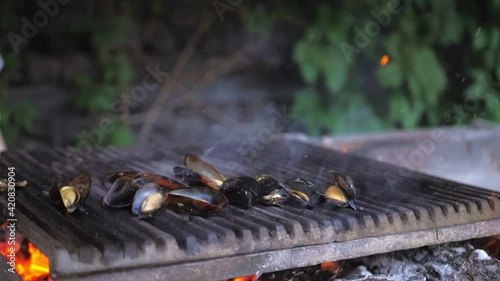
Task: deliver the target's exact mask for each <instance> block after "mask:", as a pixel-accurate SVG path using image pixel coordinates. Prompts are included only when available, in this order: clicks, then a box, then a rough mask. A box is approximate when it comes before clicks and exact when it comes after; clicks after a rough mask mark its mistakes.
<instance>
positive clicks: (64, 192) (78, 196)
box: [49, 175, 92, 214]
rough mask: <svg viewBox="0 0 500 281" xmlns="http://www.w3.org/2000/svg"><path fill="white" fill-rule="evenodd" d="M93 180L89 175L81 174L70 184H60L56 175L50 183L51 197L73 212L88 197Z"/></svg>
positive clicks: (60, 205) (55, 202)
mask: <svg viewBox="0 0 500 281" xmlns="http://www.w3.org/2000/svg"><path fill="white" fill-rule="evenodd" d="M91 186H92V180H91V178H90V176H89V175H80V176H78V177H76V178H74V179H73V180H72V181H71V182H70V183H69V184H68V185H60V184H59V181H58V179H57V178H56V177H54V179H53V180H52V184H51V185H50V190H49V197H50V199H51V200H52V202H54V204H56V205H57V206H59V207H61V208H64V210H65V211H66V212H67V213H69V214H71V213H73V212H74V211H75V210H76V209H78V207H80V206H81V205H82V204H83V202H84V201H85V199H87V197H88V195H89V193H90V188H91Z"/></svg>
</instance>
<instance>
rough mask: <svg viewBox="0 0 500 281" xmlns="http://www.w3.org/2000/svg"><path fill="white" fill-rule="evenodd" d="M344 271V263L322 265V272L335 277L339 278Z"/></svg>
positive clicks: (325, 263) (334, 262) (332, 262)
mask: <svg viewBox="0 0 500 281" xmlns="http://www.w3.org/2000/svg"><path fill="white" fill-rule="evenodd" d="M341 270H342V261H338V262H337V261H330V262H324V263H321V271H327V272H330V273H331V274H332V275H333V276H337V275H338V274H339V273H340V271H341Z"/></svg>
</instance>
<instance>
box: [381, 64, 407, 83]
mask: <svg viewBox="0 0 500 281" xmlns="http://www.w3.org/2000/svg"><path fill="white" fill-rule="evenodd" d="M376 75H377V78H378V81H379V82H380V84H381V85H382V86H384V87H385V88H388V89H397V88H400V87H401V86H402V85H403V71H402V70H401V65H400V64H399V63H397V62H389V63H388V64H387V65H386V66H384V67H380V68H378V69H377V73H376Z"/></svg>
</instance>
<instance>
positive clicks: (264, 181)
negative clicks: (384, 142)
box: [255, 174, 283, 196]
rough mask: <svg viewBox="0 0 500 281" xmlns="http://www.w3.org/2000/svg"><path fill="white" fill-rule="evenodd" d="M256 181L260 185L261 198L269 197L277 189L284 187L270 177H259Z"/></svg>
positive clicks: (262, 175)
mask: <svg viewBox="0 0 500 281" xmlns="http://www.w3.org/2000/svg"><path fill="white" fill-rule="evenodd" d="M255 180H256V181H257V182H258V183H259V187H260V194H261V196H265V195H269V194H271V193H272V192H274V191H275V190H276V189H281V188H282V187H283V185H282V184H281V183H280V182H279V181H277V180H276V179H275V178H273V177H271V176H268V175H264V174H260V175H257V176H256V177H255Z"/></svg>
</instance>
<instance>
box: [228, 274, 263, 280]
mask: <svg viewBox="0 0 500 281" xmlns="http://www.w3.org/2000/svg"><path fill="white" fill-rule="evenodd" d="M258 278H259V275H258V274H255V275H250V276H241V277H235V278H233V279H228V280H226V281H257V279H258Z"/></svg>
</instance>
